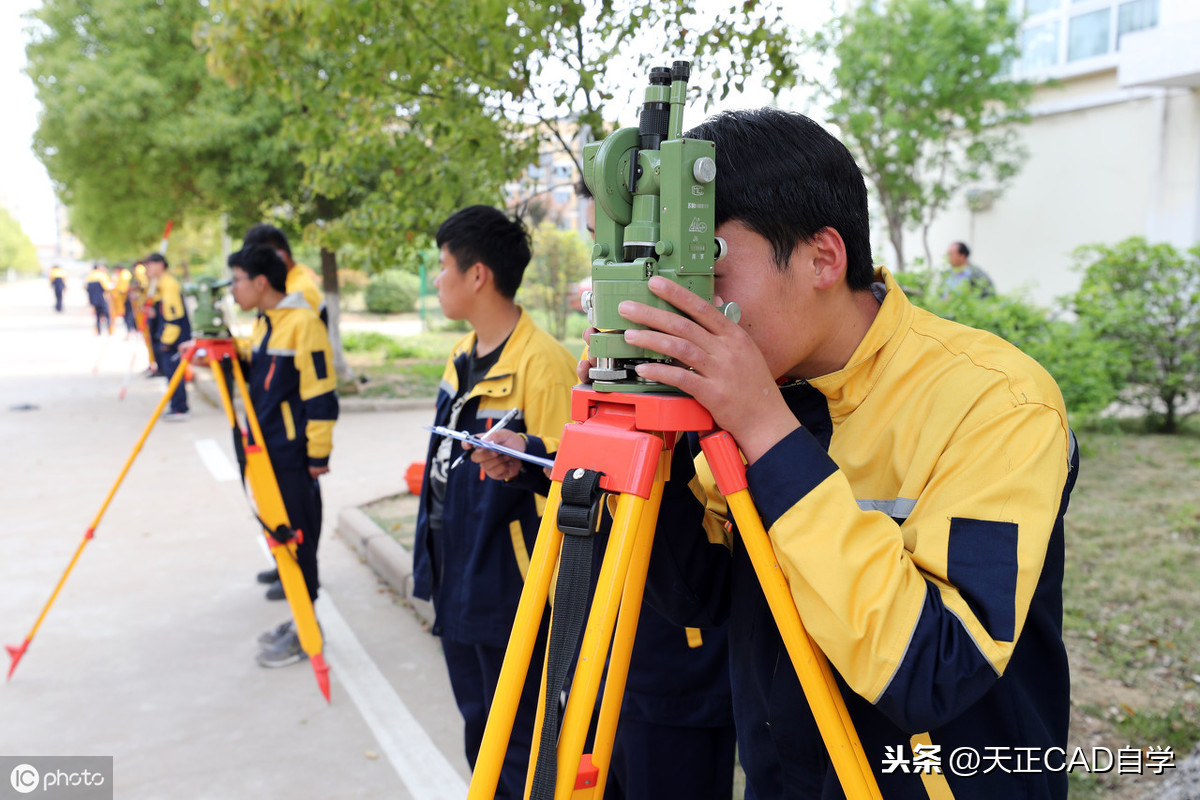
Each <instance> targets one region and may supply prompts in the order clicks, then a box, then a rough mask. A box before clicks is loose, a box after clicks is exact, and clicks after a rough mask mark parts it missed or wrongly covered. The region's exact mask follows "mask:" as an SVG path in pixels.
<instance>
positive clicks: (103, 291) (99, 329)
mask: <svg viewBox="0 0 1200 800" xmlns="http://www.w3.org/2000/svg"><path fill="white" fill-rule="evenodd" d="M84 283H85V286H86V288H87V295H88V302H89V303H91V306H92V311H94V312H95V314H96V335H97V336H99V335H100V334H101V333H112V314H111V313H110V312H109V308H108V303H109V293H110V292H111V291H112V279H111V278H110V277H109V276H108V270H106V269H105V268H104V267H102V266H101V265H99V264H93V265H92V271H91V272H89V273H88V274H87V277H86V278H85V279H84Z"/></svg>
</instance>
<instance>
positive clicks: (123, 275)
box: [111, 267, 137, 337]
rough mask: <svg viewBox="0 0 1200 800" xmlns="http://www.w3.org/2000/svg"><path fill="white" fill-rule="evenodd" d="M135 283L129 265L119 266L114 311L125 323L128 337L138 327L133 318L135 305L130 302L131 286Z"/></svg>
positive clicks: (114, 292) (113, 294)
mask: <svg viewBox="0 0 1200 800" xmlns="http://www.w3.org/2000/svg"><path fill="white" fill-rule="evenodd" d="M132 283H133V273H132V272H130V271H129V269H128V268H127V267H117V269H116V275H115V277H114V280H113V288H112V295H111V297H112V313H113V316H119V317H120V318H121V319H122V320H123V321H124V323H125V335H126V337H128V336H129V335H130V334H132V333H133V332H134V331H135V330H136V329H137V323H135V322H134V320H133V305H132V303H131V302H130V286H131V285H132Z"/></svg>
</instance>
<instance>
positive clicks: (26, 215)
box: [0, 0, 57, 245]
mask: <svg viewBox="0 0 1200 800" xmlns="http://www.w3.org/2000/svg"><path fill="white" fill-rule="evenodd" d="M39 5H41V4H40V2H38V1H37V0H2V1H0V109H3V110H4V112H3V113H4V120H3V123H0V205H3V206H4V207H5V208H6V209H8V211H9V213H11V214H12V215H13V216H14V217H15V218H16V220H17V222H19V223H21V227H22V228H24V229H25V233H26V234H27V235H28V236H29V238H30V239H32V240H33V243H34V244H35V245H53V244H54V242H55V239H56V238H57V230H56V229H57V226H56V224H55V221H54V204H55V203H54V188H53V186H52V185H51V183H50V176H48V175H47V174H46V169H45V167H43V166H42V164H41V162H40V161H38V160H37V158H36V157H35V156H34V155H33V149H32V148H33V134H34V131H36V130H37V115H38V109H39V108H40V106H39V105H38V102H37V100H36V99H35V97H34V93H33V82H32V81H31V80H29V78H28V76H26V75H25V74H24V73H23V72H22V71H21V70H22V69H24V67H25V43H26V36H25V32H24V29H25V26H26V22H25V21H24V20H23V19H22V18H21V15H22V14H23V13H24V12H25V11H26V10H28V9H30V8H36V7H37V6H39Z"/></svg>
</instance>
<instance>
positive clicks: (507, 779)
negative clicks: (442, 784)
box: [442, 614, 549, 800]
mask: <svg viewBox="0 0 1200 800" xmlns="http://www.w3.org/2000/svg"><path fill="white" fill-rule="evenodd" d="M548 623H549V614H546V615H545V616H544V617H543V619H542V626H541V628H540V629H539V631H538V636H537V641H536V643H535V644H534V647H533V655H532V656H531V658H530V667H529V671H528V673H526V675H525V686H524V688H523V689H522V690H521V701H520V703H519V704H518V706H517V717H516V719H515V720H514V722H513V729H512V735H511V736H510V737H509V740H508V750H507V751H505V754H504V766H503V767H502V768H501V769H500V783H499V785H498V786H497V787H496V797H497V798H505V799H506V800H520V799H521V798H522V797H524V796H525V774H526V772H528V770H529V749H530V746H531V745H532V744H533V726H534V722H535V721H536V719H535V718H536V716H537V704H538V692H539V687H540V685H541V676H542V664H543V662H544V660H545V654H546V630H547V627H548ZM442 653H443V655H444V656H445V658H446V668H447V669H448V670H449V673H450V686H451V688H452V689H453V690H454V700H455V702H456V703H458V710H459V713H461V714H462V718H463V740H464V746H465V749H466V754H467V763H468V764H470V765H471V769H472V770H473V769H475V759H476V758H477V757H478V756H479V746H480V744H481V743H482V742H483V729H484V727H485V726H486V725H487V717H488V711H489V710H491V707H492V697H493V696H494V695H495V694H496V683H497V682H498V681H499V679H500V667H501V666H502V665H503V664H504V648H503V647H491V646H488V645H478V644H466V643H464V642H455V641H452V640H450V639H446V638H445V637H443V638H442Z"/></svg>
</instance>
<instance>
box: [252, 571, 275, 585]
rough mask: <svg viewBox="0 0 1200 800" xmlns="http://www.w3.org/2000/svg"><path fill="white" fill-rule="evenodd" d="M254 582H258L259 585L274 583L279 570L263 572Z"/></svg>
mask: <svg viewBox="0 0 1200 800" xmlns="http://www.w3.org/2000/svg"><path fill="white" fill-rule="evenodd" d="M254 580H256V581H258V582H259V583H275V582H276V581H278V580H279V570H277V569H268V570H263V571H262V572H260V573H258V575H257V576H256V577H255V578H254Z"/></svg>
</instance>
